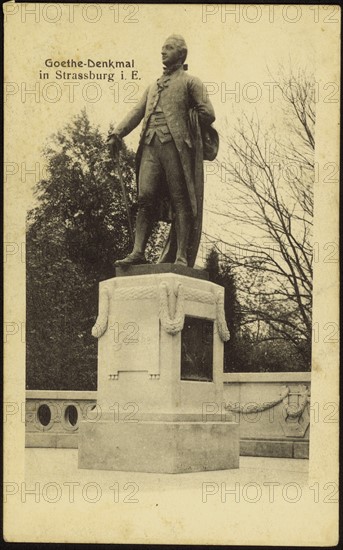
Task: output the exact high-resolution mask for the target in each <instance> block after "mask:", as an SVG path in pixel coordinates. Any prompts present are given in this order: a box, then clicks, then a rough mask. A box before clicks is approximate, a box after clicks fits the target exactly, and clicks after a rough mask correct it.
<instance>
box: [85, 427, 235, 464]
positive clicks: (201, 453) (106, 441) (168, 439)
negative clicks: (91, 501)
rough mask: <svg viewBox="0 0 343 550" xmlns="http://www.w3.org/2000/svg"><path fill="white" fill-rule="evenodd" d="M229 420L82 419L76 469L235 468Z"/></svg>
mask: <svg viewBox="0 0 343 550" xmlns="http://www.w3.org/2000/svg"><path fill="white" fill-rule="evenodd" d="M238 429H239V427H238V424H236V423H234V422H185V421H183V422H159V421H139V422H137V423H134V422H132V423H131V422H130V423H124V422H118V423H114V422H106V421H99V422H96V423H89V422H84V423H81V426H80V436H79V437H80V445H79V468H84V469H91V470H117V471H127V472H151V473H152V472H154V473H168V474H176V473H187V472H201V471H210V470H228V469H231V468H238V467H239V432H238Z"/></svg>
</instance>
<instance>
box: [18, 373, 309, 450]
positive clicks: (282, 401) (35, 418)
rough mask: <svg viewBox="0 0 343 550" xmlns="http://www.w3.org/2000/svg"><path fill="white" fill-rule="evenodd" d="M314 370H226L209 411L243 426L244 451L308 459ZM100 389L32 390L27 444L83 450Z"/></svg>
mask: <svg viewBox="0 0 343 550" xmlns="http://www.w3.org/2000/svg"><path fill="white" fill-rule="evenodd" d="M310 385H311V373H310V372H294V373H292V372H289V373H225V374H224V399H223V403H221V404H217V403H205V404H204V408H203V411H204V412H205V413H206V414H207V415H208V418H207V419H208V420H209V419H210V415H211V414H218V413H220V414H221V415H222V417H223V419H227V420H228V419H232V420H234V421H236V422H239V424H240V454H241V455H243V456H244V455H245V456H275V457H285V458H292V457H293V458H308V455H309V429H310V427H309V424H310ZM96 398H97V392H96V391H47V390H28V391H27V392H26V446H27V447H55V448H77V447H78V429H79V422H80V420H81V419H84V420H89V421H90V422H94V421H95V422H96V421H97V420H99V418H100V417H101V411H100V410H99V407H98V406H97V405H96Z"/></svg>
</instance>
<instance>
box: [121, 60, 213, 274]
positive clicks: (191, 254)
mask: <svg viewBox="0 0 343 550" xmlns="http://www.w3.org/2000/svg"><path fill="white" fill-rule="evenodd" d="M159 98H160V100H159ZM158 101H159V105H161V107H162V109H163V112H164V115H165V118H166V121H167V124H168V128H169V131H170V133H171V135H172V137H173V140H174V143H175V146H176V148H177V150H178V153H179V156H180V161H181V165H182V168H183V172H184V177H185V182H186V186H187V190H188V196H189V201H190V205H191V209H192V214H193V227H192V232H191V236H190V239H189V247H188V264H189V265H190V266H192V265H194V262H195V257H196V254H197V250H198V247H199V242H200V236H201V225H202V202H203V159H202V149H201V147H202V144H201V139H200V140H199V131H198V132H196V124H197V121H198V122H199V125H200V127H205V126H208V125H210V124H211V123H212V122H213V121H214V120H215V115H214V110H213V106H212V104H211V102H210V100H209V98H208V95H207V92H206V88H205V86H204V84H203V83H202V82H201V80H200V79H199V78H196V77H194V76H191V75H189V74H188V73H187V72H185V71H184V69H183V67H180V68H179V69H177V70H176V71H175V72H173V73H172V74H171V75H169V76H167V77H164V78H163V88H162V89H161V90H159V85H158V81H156V82H154V83H153V84H152V85H151V86H149V87H148V88H147V89H146V90H145V92H144V94H143V96H142V98H141V99H140V101H139V102H138V103H137V105H136V106H135V107H134V108H133V109H132V110H131V112H130V113H129V114H128V115H127V116H126V117H125V118H124V120H122V122H121V123H120V124H119V125H118V126H117V127H116V129H115V132H116V134H118V135H119V136H120V137H125V136H126V135H128V134H129V133H130V132H131V131H132V130H133V129H134V128H136V126H138V124H139V123H140V122H141V121H142V120H143V125H142V131H141V136H140V143H139V147H138V151H137V167H138V172H139V164H140V158H141V152H142V147H143V145H144V136H145V132H146V129H147V125H148V122H149V118H150V115H151V114H152V113H153V111H154V109H155V107H156V105H157V102H158ZM190 113H192V114H193V116H191V119H190ZM194 115H195V119H194ZM192 119H193V123H192ZM194 120H195V124H194ZM199 149H201V150H200V151H199ZM138 185H139V182H138ZM175 252H176V235H175V228H174V224H173V223H172V226H171V230H170V233H169V237H168V239H167V243H166V245H165V249H164V251H163V253H162V255H161V258H160V260H159V261H160V262H161V261H163V262H168V261H174V260H175Z"/></svg>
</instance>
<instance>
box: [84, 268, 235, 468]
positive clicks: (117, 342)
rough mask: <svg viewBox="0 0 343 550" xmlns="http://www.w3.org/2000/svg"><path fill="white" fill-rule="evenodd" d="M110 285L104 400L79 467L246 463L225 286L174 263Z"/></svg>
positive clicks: (106, 284)
mask: <svg viewBox="0 0 343 550" xmlns="http://www.w3.org/2000/svg"><path fill="white" fill-rule="evenodd" d="M116 275H117V276H116V277H115V278H113V279H109V280H107V281H103V282H101V283H100V298H99V316H98V319H97V322H96V324H95V326H94V327H93V335H94V336H95V337H98V338H99V347H98V400H97V403H98V404H97V408H96V410H95V411H94V418H93V419H89V420H88V421H84V422H82V423H81V425H80V436H79V437H80V439H79V467H80V468H89V469H109V470H126V471H142V472H164V473H176V472H190V471H203V470H219V469H228V468H237V467H238V463H239V433H238V424H236V423H234V422H228V421H227V419H226V418H222V417H220V416H218V415H216V412H217V411H220V410H221V403H222V401H223V341H224V340H225V339H227V338H228V337H229V335H228V331H227V327H226V323H225V316H224V309H223V300H224V289H223V288H222V287H220V286H219V285H216V284H214V283H211V282H209V281H208V280H206V279H205V278H204V277H205V275H206V274H205V272H203V271H198V270H195V269H191V268H183V267H182V266H181V267H178V266H175V265H173V266H172V267H170V269H168V267H166V264H160V266H159V265H155V266H137V267H130V268H128V269H127V270H123V269H120V270H117V273H116Z"/></svg>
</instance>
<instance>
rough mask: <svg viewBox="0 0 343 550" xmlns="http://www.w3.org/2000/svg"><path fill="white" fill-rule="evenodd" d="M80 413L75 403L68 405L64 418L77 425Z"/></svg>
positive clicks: (72, 424)
mask: <svg viewBox="0 0 343 550" xmlns="http://www.w3.org/2000/svg"><path fill="white" fill-rule="evenodd" d="M78 417H79V414H78V412H77V408H76V407H75V405H68V407H67V408H66V410H65V413H64V418H65V420H66V421H67V422H68V423H69V424H70V425H71V426H76V424H77V421H78Z"/></svg>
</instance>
